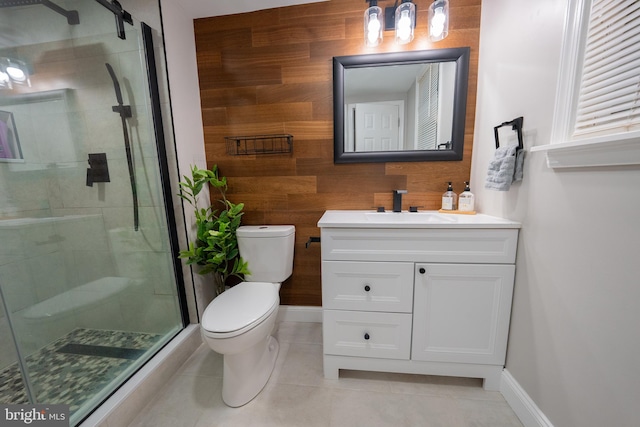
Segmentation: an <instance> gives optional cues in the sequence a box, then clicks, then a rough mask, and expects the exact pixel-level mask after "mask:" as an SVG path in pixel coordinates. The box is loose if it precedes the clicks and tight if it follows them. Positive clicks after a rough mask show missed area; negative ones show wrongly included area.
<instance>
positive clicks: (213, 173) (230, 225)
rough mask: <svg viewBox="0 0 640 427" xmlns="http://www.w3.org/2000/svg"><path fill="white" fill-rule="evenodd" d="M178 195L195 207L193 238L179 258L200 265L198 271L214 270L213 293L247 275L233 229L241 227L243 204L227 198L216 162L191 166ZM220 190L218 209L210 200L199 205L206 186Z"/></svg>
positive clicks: (208, 271)
mask: <svg viewBox="0 0 640 427" xmlns="http://www.w3.org/2000/svg"><path fill="white" fill-rule="evenodd" d="M183 178H184V180H183V181H181V182H180V183H179V184H180V194H179V196H180V197H182V198H183V199H184V200H186V201H187V202H188V203H189V204H190V205H191V206H193V208H194V210H195V218H196V226H197V231H196V240H195V242H190V243H189V249H188V250H186V251H180V255H179V256H180V258H184V259H186V260H187V264H189V265H192V264H196V265H198V266H200V268H199V269H198V270H197V272H198V273H199V274H208V273H213V277H214V282H215V293H216V295H219V294H221V293H222V292H223V291H224V289H225V284H226V283H227V279H228V278H229V277H232V276H236V277H238V278H240V279H242V275H244V274H248V273H249V270H248V267H247V263H246V262H245V261H244V260H243V259H242V258H241V257H240V252H239V250H238V240H237V237H236V230H237V229H238V227H239V226H240V220H241V218H242V215H243V212H242V209H243V208H244V203H238V204H234V203H231V202H230V201H229V200H228V199H227V197H226V193H227V178H226V177H224V176H223V177H220V176H219V174H218V165H214V166H213V168H212V169H211V170H208V169H200V168H198V167H197V166H192V167H191V178H189V177H188V176H184V177H183ZM205 185H208V186H209V189H210V190H213V189H214V188H215V189H217V190H218V191H219V192H220V196H221V198H220V199H218V203H219V204H220V210H218V209H215V207H214V206H212V205H211V204H210V203H209V206H208V207H206V208H199V207H198V195H199V194H200V192H201V191H202V189H203V188H204V187H205Z"/></svg>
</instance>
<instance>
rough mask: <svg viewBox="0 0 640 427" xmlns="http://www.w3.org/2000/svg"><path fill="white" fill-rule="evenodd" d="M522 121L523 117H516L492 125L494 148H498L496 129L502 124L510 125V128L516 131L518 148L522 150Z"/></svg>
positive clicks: (498, 140)
mask: <svg viewBox="0 0 640 427" xmlns="http://www.w3.org/2000/svg"><path fill="white" fill-rule="evenodd" d="M523 121H524V119H523V117H518V118H515V119H513V120H511V121H510V122H504V123H502V124H500V125H498V126H496V127H494V128H493V135H494V136H495V139H496V148H500V139H499V137H498V129H500V128H501V127H503V126H511V129H513V130H514V131H516V133H517V134H518V150H522V149H523V148H524V145H523V143H522V122H523Z"/></svg>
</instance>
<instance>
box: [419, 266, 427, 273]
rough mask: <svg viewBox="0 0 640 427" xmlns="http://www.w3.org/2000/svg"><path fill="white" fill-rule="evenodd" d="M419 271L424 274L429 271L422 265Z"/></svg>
mask: <svg viewBox="0 0 640 427" xmlns="http://www.w3.org/2000/svg"><path fill="white" fill-rule="evenodd" d="M418 271H419V272H420V274H424V273H426V272H427V270H425V269H424V268H423V267H420V269H419V270H418Z"/></svg>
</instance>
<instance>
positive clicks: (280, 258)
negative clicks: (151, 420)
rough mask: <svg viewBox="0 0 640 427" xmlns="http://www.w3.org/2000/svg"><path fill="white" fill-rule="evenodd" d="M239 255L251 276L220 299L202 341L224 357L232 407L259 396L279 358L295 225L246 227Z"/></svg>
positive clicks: (208, 314) (209, 311)
mask: <svg viewBox="0 0 640 427" xmlns="http://www.w3.org/2000/svg"><path fill="white" fill-rule="evenodd" d="M237 237H238V246H239V250H240V255H241V256H242V257H243V259H244V260H245V261H247V262H248V265H249V270H250V271H251V275H247V276H246V277H245V279H247V281H244V282H242V283H239V284H237V285H236V286H234V287H232V288H231V289H229V290H228V291H226V292H224V293H222V294H221V295H219V296H218V297H216V298H215V299H214V300H213V301H212V302H211V303H210V304H209V306H207V308H206V310H205V312H204V314H203V315H202V321H201V324H200V332H201V335H202V339H203V341H204V342H206V343H207V345H208V346H209V347H210V348H211V349H212V350H213V351H215V352H217V353H220V354H222V355H223V357H224V370H223V377H222V400H223V401H224V403H225V404H227V405H228V406H231V407H238V406H242V405H245V404H246V403H248V402H250V401H251V400H252V399H253V398H254V397H256V396H257V395H258V394H259V393H260V391H261V390H262V389H263V388H264V386H265V385H266V384H267V381H268V380H269V377H270V376H271V372H272V371H273V367H274V366H275V362H276V358H277V356H278V350H279V344H278V341H277V340H276V339H275V338H274V337H273V336H272V335H271V334H272V333H273V331H274V330H275V324H276V317H277V314H278V307H279V305H280V296H279V290H280V283H281V282H282V281H284V280H285V279H286V278H288V277H289V276H290V275H291V273H292V271H293V246H294V240H295V228H294V227H293V226H243V227H240V228H238V231H237Z"/></svg>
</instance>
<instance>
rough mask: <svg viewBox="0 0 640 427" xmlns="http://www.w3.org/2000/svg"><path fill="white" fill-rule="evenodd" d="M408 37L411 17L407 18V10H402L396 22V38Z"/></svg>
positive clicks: (403, 38)
mask: <svg viewBox="0 0 640 427" xmlns="http://www.w3.org/2000/svg"><path fill="white" fill-rule="evenodd" d="M409 37H411V18H409V11H407V10H403V11H402V16H401V17H400V21H399V22H398V38H399V39H401V40H407V39H408V38H409Z"/></svg>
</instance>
